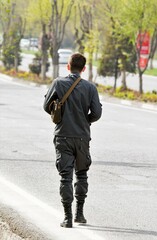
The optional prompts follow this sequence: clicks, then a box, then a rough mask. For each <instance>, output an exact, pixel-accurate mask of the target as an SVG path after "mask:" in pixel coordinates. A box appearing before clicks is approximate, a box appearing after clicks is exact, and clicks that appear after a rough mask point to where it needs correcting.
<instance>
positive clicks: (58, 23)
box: [49, 0, 74, 79]
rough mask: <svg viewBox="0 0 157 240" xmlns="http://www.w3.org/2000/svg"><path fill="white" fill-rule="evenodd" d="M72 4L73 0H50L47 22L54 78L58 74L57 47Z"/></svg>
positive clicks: (61, 39) (62, 35)
mask: <svg viewBox="0 0 157 240" xmlns="http://www.w3.org/2000/svg"><path fill="white" fill-rule="evenodd" d="M73 4H74V0H69V1H65V0H62V1H57V0H52V1H51V8H52V16H51V21H50V24H49V30H50V48H51V50H50V54H51V57H52V63H53V75H52V78H53V79H55V78H56V77H57V76H58V75H59V55H58V49H59V48H60V46H61V43H62V41H63V37H64V33H65V27H66V24H67V22H68V20H69V18H70V14H71V9H72V6H73Z"/></svg>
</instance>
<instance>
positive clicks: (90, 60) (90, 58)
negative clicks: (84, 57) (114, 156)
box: [88, 53, 93, 82]
mask: <svg viewBox="0 0 157 240" xmlns="http://www.w3.org/2000/svg"><path fill="white" fill-rule="evenodd" d="M88 66H89V77H88V78H89V81H91V82H92V81H93V53H89V64H88Z"/></svg>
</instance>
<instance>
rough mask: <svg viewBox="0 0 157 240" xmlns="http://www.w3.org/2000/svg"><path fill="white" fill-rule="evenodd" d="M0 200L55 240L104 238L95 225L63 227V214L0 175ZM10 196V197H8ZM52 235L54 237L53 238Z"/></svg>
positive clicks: (93, 239) (99, 239)
mask: <svg viewBox="0 0 157 240" xmlns="http://www.w3.org/2000/svg"><path fill="white" fill-rule="evenodd" d="M0 193H1V194H0V201H1V202H2V203H4V204H6V205H8V206H11V207H12V208H13V209H15V210H17V211H18V212H19V213H21V214H22V215H23V216H24V217H26V218H27V219H29V221H30V219H31V220H32V222H33V223H34V224H35V225H36V226H38V227H39V228H40V229H41V230H42V231H45V233H46V234H49V235H50V236H51V237H52V239H55V240H63V239H64V240H74V239H75V240H80V239H81V240H105V239H106V238H104V237H101V236H99V235H97V234H96V233H95V232H94V229H96V227H94V226H93V230H92V226H88V225H87V226H86V225H85V226H84V227H82V226H79V225H74V227H73V229H65V228H61V227H60V226H59V223H60V221H62V220H63V219H62V218H63V215H62V214H61V213H60V212H59V211H57V210H56V209H54V208H53V207H51V206H49V205H47V204H46V203H44V202H42V201H40V200H39V199H38V198H36V197H34V196H32V195H31V194H29V193H28V192H26V191H24V190H23V189H21V188H20V187H18V186H16V185H15V184H13V183H11V182H10V181H8V180H6V179H5V178H4V177H0ZM10 196H11V197H10ZM53 237H54V238H53Z"/></svg>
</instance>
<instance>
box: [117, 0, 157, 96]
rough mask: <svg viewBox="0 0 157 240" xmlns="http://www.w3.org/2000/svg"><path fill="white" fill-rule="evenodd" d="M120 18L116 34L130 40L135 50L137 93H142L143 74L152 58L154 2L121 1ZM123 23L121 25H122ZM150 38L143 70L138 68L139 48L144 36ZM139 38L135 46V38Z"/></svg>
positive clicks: (156, 4)
mask: <svg viewBox="0 0 157 240" xmlns="http://www.w3.org/2000/svg"><path fill="white" fill-rule="evenodd" d="M120 2H121V7H120V16H118V18H117V25H118V32H119V33H121V34H122V35H125V36H126V37H129V38H130V39H131V40H132V43H133V44H134V46H135V49H136V57H137V70H138V74H139V92H140V93H143V73H144V72H145V70H146V69H147V66H148V61H149V59H150V58H151V56H152V51H153V46H154V42H156V38H155V37H153V36H155V34H156V26H157V20H156V13H157V2H156V0H151V1H150V0H138V1H136V0H121V1H120ZM122 23H123V24H122ZM147 33H149V34H150V36H151V46H152V47H151V48H150V52H149V54H148V56H147V58H148V61H147V64H146V66H145V67H144V68H141V66H140V58H141V48H142V45H143V42H144V40H145V36H146V34H147ZM138 34H139V36H141V37H140V40H139V41H138V44H137V36H138Z"/></svg>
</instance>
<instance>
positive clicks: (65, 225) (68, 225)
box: [60, 223, 73, 228]
mask: <svg viewBox="0 0 157 240" xmlns="http://www.w3.org/2000/svg"><path fill="white" fill-rule="evenodd" d="M60 226H61V227H64V228H72V227H73V226H72V224H62V223H61V224H60Z"/></svg>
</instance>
